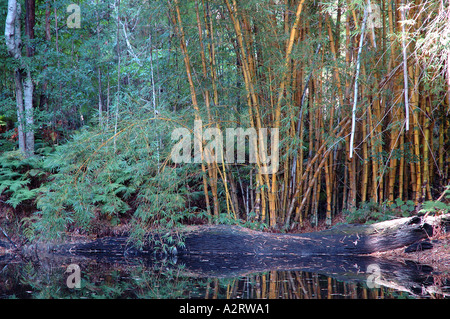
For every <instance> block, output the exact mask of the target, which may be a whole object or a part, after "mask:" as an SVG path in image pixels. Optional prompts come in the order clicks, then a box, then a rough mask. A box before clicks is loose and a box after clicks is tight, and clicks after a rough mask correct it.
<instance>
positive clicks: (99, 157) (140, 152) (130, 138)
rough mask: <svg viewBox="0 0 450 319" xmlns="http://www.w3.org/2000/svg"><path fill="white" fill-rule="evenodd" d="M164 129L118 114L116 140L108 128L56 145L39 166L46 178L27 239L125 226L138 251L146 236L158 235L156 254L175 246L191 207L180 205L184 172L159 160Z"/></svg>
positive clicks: (183, 202)
mask: <svg viewBox="0 0 450 319" xmlns="http://www.w3.org/2000/svg"><path fill="white" fill-rule="evenodd" d="M169 125H170V123H168V122H159V123H156V122H155V121H153V120H152V119H148V120H147V119H144V120H143V119H140V118H136V116H135V115H133V114H128V113H123V114H121V120H120V121H119V123H118V129H117V132H118V133H114V132H115V130H114V129H113V128H112V127H111V128H109V129H105V130H102V129H100V128H97V129H93V130H83V131H81V132H78V133H76V134H74V136H73V137H72V139H71V140H70V141H69V142H67V143H66V144H64V145H60V146H57V147H56V150H55V152H54V153H53V154H51V155H50V156H48V157H47V158H46V160H45V161H44V163H43V167H44V169H45V170H47V171H49V172H51V178H49V183H46V184H45V185H43V186H42V187H41V188H40V189H39V195H38V197H37V208H38V211H37V212H36V213H35V214H34V215H33V216H32V217H31V218H29V219H28V220H26V222H27V230H26V233H27V235H28V236H30V237H36V236H38V237H40V238H51V239H54V238H61V237H63V236H64V234H65V233H66V231H67V230H70V229H74V228H76V229H78V230H80V231H81V232H84V233H90V232H91V231H92V230H93V227H94V224H95V221H98V220H100V219H102V220H107V221H108V222H109V223H110V225H111V226H115V225H118V224H120V223H122V221H123V222H126V223H128V226H129V230H130V238H131V240H132V241H133V242H134V243H135V244H137V245H143V244H144V243H145V242H146V241H147V240H148V238H146V237H145V235H146V234H147V233H148V231H149V230H152V232H153V233H157V234H159V236H158V238H157V239H154V240H155V241H159V243H157V244H160V245H159V247H160V248H161V249H162V250H163V251H167V250H169V249H171V248H170V247H172V246H174V245H182V238H181V237H180V236H178V235H177V233H178V232H177V230H178V228H179V227H180V226H181V224H182V222H183V221H184V220H186V219H188V218H190V217H191V216H192V212H193V210H194V209H195V207H189V205H190V204H189V200H187V199H188V198H189V196H190V193H191V192H190V190H189V189H188V188H187V187H186V183H187V181H188V180H189V177H187V175H188V170H187V169H185V168H179V167H178V168H177V167H171V166H169V165H167V164H166V162H165V161H164V160H165V159H166V158H168V157H169V156H170V154H169V153H168V152H167V151H166V152H164V151H163V149H164V148H163V147H162V146H163V145H164V144H168V143H169V141H167V139H168V138H170V136H167V134H163V132H164V131H167V130H169V129H170V126H169ZM166 149H169V151H170V148H166ZM191 178H192V177H191Z"/></svg>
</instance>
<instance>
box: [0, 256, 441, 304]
mask: <svg viewBox="0 0 450 319" xmlns="http://www.w3.org/2000/svg"><path fill="white" fill-rule="evenodd" d="M199 262H200V264H199ZM215 262H218V261H215ZM351 262H354V261H350V263H349V264H348V265H340V266H339V265H336V267H335V268H326V267H325V268H323V266H322V268H323V270H322V271H320V272H319V271H316V272H313V271H311V269H305V268H299V269H288V270H265V271H257V272H252V271H250V270H248V269H234V270H233V269H228V273H227V271H226V269H224V268H223V269H222V272H221V274H222V276H220V275H218V274H220V272H217V273H216V274H213V273H212V272H213V270H212V269H213V268H212V266H211V261H210V260H208V261H207V262H205V260H203V266H204V264H207V267H202V261H201V260H200V261H199V260H194V261H192V260H191V261H189V260H186V259H185V260H180V259H179V260H178V261H177V260H172V261H171V260H164V261H161V260H159V261H158V260H149V259H132V260H119V261H117V260H113V261H105V260H94V259H89V258H81V259H80V258H78V259H72V258H54V257H52V258H40V259H39V260H29V261H23V260H21V261H18V260H9V261H7V260H4V261H1V260H0V298H3V299H4V298H45V299H48V298H90V299H91V298H145V299H154V298H171V299H175V298H186V299H187V298H189V299H194V298H195V299H224V298H229V299H249V298H251V299H266V298H269V299H335V298H344V299H391V298H422V297H425V298H431V297H432V298H444V297H447V298H448V296H449V294H450V287H449V286H450V281H449V280H448V279H446V280H445V279H444V280H441V282H440V283H438V284H437V283H436V280H437V277H436V276H433V275H432V274H431V273H430V274H426V272H425V273H424V271H423V270H420V272H414V271H413V272H411V269H409V270H408V269H406V271H405V272H404V273H403V272H402V271H401V270H399V268H395V267H396V266H395V267H394V266H392V265H391V266H389V267H390V268H389V267H388V266H387V265H386V264H384V263H383V262H381V261H378V262H379V263H378V264H379V265H380V266H381V269H387V271H384V272H383V271H382V272H381V273H380V274H379V278H378V279H379V281H378V282H377V283H378V284H379V287H378V288H369V287H368V285H367V282H368V281H367V278H368V273H365V272H364V271H361V268H363V269H365V268H364V266H365V265H364V264H363V263H362V262H361V261H359V262H360V264H351ZM369 262H373V260H369V261H367V262H366V263H369ZM73 263H76V264H78V265H80V268H81V288H80V289H70V288H68V287H67V284H66V281H67V277H68V276H69V274H68V273H66V269H67V267H68V265H69V264H73ZM222 265H225V266H226V262H224V263H222ZM216 266H217V265H216ZM346 267H347V268H346ZM358 267H359V269H358ZM316 269H317V268H316ZM336 269H341V271H340V272H337V271H336ZM219 270H220V269H219ZM233 271H234V272H233ZM223 274H225V276H223ZM399 278H401V279H402V280H403V281H402V280H399ZM369 286H370V285H369Z"/></svg>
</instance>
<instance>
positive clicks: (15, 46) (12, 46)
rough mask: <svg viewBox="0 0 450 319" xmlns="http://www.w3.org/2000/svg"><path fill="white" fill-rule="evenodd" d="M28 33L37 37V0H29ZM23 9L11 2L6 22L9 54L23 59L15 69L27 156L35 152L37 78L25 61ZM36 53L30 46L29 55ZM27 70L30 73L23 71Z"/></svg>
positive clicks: (20, 130)
mask: <svg viewBox="0 0 450 319" xmlns="http://www.w3.org/2000/svg"><path fill="white" fill-rule="evenodd" d="M26 9H27V12H26V18H27V19H26V25H25V27H26V34H27V35H28V37H29V38H30V39H33V38H34V29H33V28H34V16H35V14H34V0H27V1H26ZM20 14H21V8H20V4H19V3H18V2H17V0H9V1H8V14H7V16H6V23H5V38H6V46H7V49H8V53H9V54H10V55H11V56H12V57H13V58H14V59H16V60H18V61H19V62H20V68H17V69H16V70H15V72H14V73H15V75H14V80H15V87H16V88H15V89H16V108H17V122H18V135H19V149H20V151H21V152H22V153H23V154H24V155H25V156H26V157H28V156H32V155H33V154H34V130H33V125H34V119H33V80H32V78H31V71H30V70H29V68H28V66H27V65H26V64H25V63H24V61H23V60H22V53H21V47H22V40H21V30H20ZM32 55H33V48H32V47H31V46H27V56H28V57H31V56H32ZM24 69H25V70H26V71H25V72H26V76H23V71H22V70H24Z"/></svg>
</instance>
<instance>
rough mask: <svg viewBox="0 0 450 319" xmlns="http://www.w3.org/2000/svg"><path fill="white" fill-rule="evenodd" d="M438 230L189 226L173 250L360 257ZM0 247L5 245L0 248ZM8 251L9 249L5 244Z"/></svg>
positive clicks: (110, 240)
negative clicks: (302, 230)
mask: <svg viewBox="0 0 450 319" xmlns="http://www.w3.org/2000/svg"><path fill="white" fill-rule="evenodd" d="M434 229H440V231H443V232H444V231H446V232H448V231H450V214H446V215H441V216H414V217H407V218H399V219H393V220H389V221H384V222H380V223H376V224H372V225H354V224H350V225H347V224H344V225H339V226H335V227H333V228H330V229H327V230H324V231H318V232H313V233H305V234H279V233H268V232H260V231H254V230H250V229H247V228H243V227H240V226H228V225H203V226H189V227H186V229H184V230H183V231H182V236H183V237H184V246H183V247H177V248H176V249H171V250H170V252H169V254H177V255H185V256H186V255H210V256H211V255H217V256H220V255H227V256H230V255H234V256H269V257H283V256H284V257H286V256H296V257H301V256H320V255H322V256H323V255H328V256H333V255H334V256H357V255H366V254H372V253H376V252H384V251H389V250H393V249H397V248H400V247H406V246H409V245H411V244H414V243H417V242H418V241H420V240H422V239H424V238H428V237H431V236H432V235H433V231H434ZM149 242H150V243H151V242H152V241H151V240H150V241H149ZM0 246H1V245H0ZM3 246H4V247H8V243H7V242H4V243H3ZM156 248H157V247H154V246H152V245H151V244H149V245H147V246H145V247H143V248H141V249H137V248H135V247H134V246H133V245H132V244H131V243H130V242H129V241H128V237H126V236H122V237H104V238H99V239H96V240H92V241H86V242H81V243H80V242H75V243H66V244H51V245H45V246H43V245H41V244H38V243H37V244H32V245H28V246H26V247H22V252H23V253H25V254H30V253H33V252H34V253H38V252H39V253H43V252H46V253H52V254H59V255H61V254H70V255H103V256H124V255H125V256H134V255H148V254H152V253H153V252H155V251H156Z"/></svg>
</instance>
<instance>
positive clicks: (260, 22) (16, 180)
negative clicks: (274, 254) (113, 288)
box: [0, 0, 450, 233]
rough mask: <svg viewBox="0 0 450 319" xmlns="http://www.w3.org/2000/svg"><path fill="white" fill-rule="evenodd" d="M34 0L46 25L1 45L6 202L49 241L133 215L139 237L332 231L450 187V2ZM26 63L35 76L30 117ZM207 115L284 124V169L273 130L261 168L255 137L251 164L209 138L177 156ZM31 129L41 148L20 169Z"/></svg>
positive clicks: (233, 122) (240, 124) (27, 14)
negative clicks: (52, 235) (229, 228)
mask: <svg viewBox="0 0 450 319" xmlns="http://www.w3.org/2000/svg"><path fill="white" fill-rule="evenodd" d="M8 2H11V3H16V7H17V6H20V3H21V2H20V1H13V0H9V1H8ZM27 3H28V4H30V5H28V6H24V8H23V14H22V24H26V23H28V24H30V25H29V26H28V27H29V28H25V29H26V30H28V29H30V26H31V25H34V24H35V25H34V28H31V29H33V30H34V33H31V32H29V31H27V32H26V33H24V34H23V35H22V41H23V45H22V46H20V45H17V47H13V46H12V45H11V44H10V45H9V46H8V45H7V43H6V42H5V43H4V44H1V45H0V56H1V57H2V59H1V60H0V62H1V64H0V69H2V71H4V72H3V73H4V76H2V77H0V96H1V99H0V134H1V135H0V138H1V140H0V153H2V152H4V154H3V155H4V156H3V155H2V156H3V157H2V161H1V162H0V168H1V170H0V173H1V174H2V175H1V176H0V190H2V192H0V196H4V197H1V198H0V199H1V200H2V201H3V202H7V201H8V203H9V204H10V205H11V206H12V207H13V208H14V209H15V208H17V207H19V208H20V205H22V208H23V210H24V212H26V213H24V214H25V215H26V216H28V215H29V214H33V213H34V212H35V215H36V216H37V217H36V218H37V220H40V221H41V226H42V227H41V228H40V229H42V230H43V232H44V233H45V232H46V230H47V229H48V227H50V226H48V225H55V224H58V223H59V224H58V225H60V226H61V229H65V228H64V227H66V226H67V227H69V226H68V225H69V224H70V225H72V224H76V222H77V221H78V220H79V221H80V224H81V225H90V224H89V223H90V222H93V221H95V220H96V219H101V218H107V219H108V220H109V219H111V220H113V221H114V223H116V224H117V223H119V222H120V218H123V217H124V216H125V218H128V220H127V221H128V222H130V221H131V224H133V223H136V225H138V227H137V228H138V229H139V231H141V229H140V227H141V226H142V228H145V227H148V228H151V227H153V228H154V227H156V226H155V225H156V222H157V221H159V222H160V224H161V225H165V226H167V225H172V224H171V223H170V222H173V223H175V224H177V223H185V222H188V223H189V222H190V220H189V218H191V217H192V215H193V216H194V217H192V218H193V220H195V219H196V218H197V219H200V220H202V222H205V221H209V222H217V221H218V222H220V221H224V222H230V221H231V222H234V221H235V220H240V221H244V223H245V222H248V223H249V224H250V225H251V226H255V227H257V228H258V227H260V226H261V227H260V228H263V227H264V226H266V225H267V226H268V227H270V228H274V229H295V228H296V227H297V228H298V227H299V226H300V227H301V226H303V225H306V226H308V225H309V223H312V224H313V225H318V223H319V221H320V222H322V221H324V222H325V224H326V225H331V224H333V223H334V222H336V221H338V220H339V218H340V216H342V212H352V211H355V210H357V209H360V208H361V207H365V206H364V205H369V204H370V205H372V207H378V208H379V207H382V208H386V207H387V208H389V207H392V204H395V203H402V202H403V203H409V204H408V205H409V206H420V204H421V203H422V202H423V201H427V200H432V199H436V198H438V197H439V196H440V194H442V191H443V189H444V187H446V186H448V185H449V184H450V172H449V166H450V165H449V164H450V134H449V132H450V68H449V67H448V65H449V57H450V31H449V30H450V5H449V3H448V1H438V0H415V1H409V0H408V1H407V0H367V1H362V0H325V1H321V2H319V1H311V0H264V1H261V0H249V1H238V0H189V1H187V0H152V1H141V0H115V1H106V0H95V1H94V0H80V1H79V2H78V4H79V7H80V11H79V12H80V19H81V26H80V28H69V27H68V24H67V23H66V22H67V21H69V20H67V21H66V19H67V18H68V16H69V13H70V12H69V11H67V8H68V7H69V6H71V5H72V1H70V0H53V1H50V0H46V1H35V0H27ZM31 4H36V5H35V6H34V5H31ZM10 7H11V8H12V7H13V6H12V5H11V6H9V7H8V6H6V4H4V6H3V8H4V10H5V12H8V11H11V10H9V9H8V8H10ZM12 11H14V10H12ZM14 12H15V13H17V14H15V15H14V17H15V19H12V18H11V17H12V15H9V17H10V18H9V19H8V26H9V28H7V29H8V30H9V32H6V33H5V35H6V34H7V35H8V36H9V39H10V40H11V39H13V38H14V37H13V36H14V34H15V33H14V32H12V31H14V29H13V28H12V27H13V26H16V23H17V26H19V25H20V10H19V11H17V10H15V11H14ZM18 12H19V13H18ZM6 20H7V19H6V17H1V16H0V22H1V23H2V24H3V25H5V26H6V23H7V21H6ZM13 20H14V21H16V22H15V23H12V21H13ZM27 21H28V22H27ZM10 42H11V41H10ZM19 42H20V41H19ZM19 42H17V43H19ZM17 43H16V44H17ZM9 47H11V48H9ZM21 48H22V51H24V52H21V55H19V54H17V55H16V58H15V57H14V56H11V52H13V51H14V50H15V49H17V50H19V51H20V49H21ZM31 48H32V50H29V51H30V53H32V54H25V51H26V49H31ZM13 49H14V50H13ZM17 72H21V74H22V77H21V79H22V82H23V81H24V80H25V79H27V81H28V80H29V79H30V78H31V81H32V83H33V89H34V90H33V91H32V92H31V93H30V94H28V95H27V96H28V97H32V99H31V100H28V102H32V105H31V104H28V105H29V106H32V107H33V112H28V113H27V112H25V113H24V114H28V115H29V116H30V121H26V120H22V121H21V120H20V118H23V116H21V114H22V113H23V112H22V111H21V109H23V107H21V106H20V105H19V104H17V103H16V101H18V100H17V97H18V96H19V95H20V94H19V93H20V90H19V89H20V87H21V85H20V81H18V82H17V83H16V81H15V80H14V78H15V77H14V74H18V73H17ZM23 83H25V82H23ZM27 83H28V82H27ZM22 86H23V85H22ZM16 93H17V94H16ZM19 100H22V99H21V98H20V96H19ZM33 116H34V118H33ZM20 122H22V125H23V127H22V128H21V126H20ZM194 123H202V127H201V128H200V129H204V130H206V129H218V130H220V131H225V130H227V129H228V128H244V129H253V130H254V131H256V132H257V133H261V132H262V131H264V130H265V129H278V130H279V150H278V151H279V152H277V156H278V157H277V162H278V164H279V167H278V170H276V171H274V172H270V173H268V174H265V172H264V171H263V170H261V167H263V166H264V163H267V157H266V155H267V154H274V151H275V150H274V149H273V147H272V145H273V144H271V143H270V142H269V140H270V139H272V140H273V136H270V135H269V136H267V140H265V139H264V138H261V137H260V135H259V136H258V137H259V138H258V139H257V146H258V149H259V150H260V152H259V153H258V156H256V161H255V162H254V163H252V162H250V160H249V158H250V155H251V154H250V149H251V147H250V146H251V145H250V141H248V142H247V141H246V143H245V150H246V160H245V162H239V161H235V162H234V163H231V162H227V161H224V160H223V158H221V159H219V160H218V161H215V162H210V161H207V160H206V158H208V157H210V156H211V155H213V154H210V153H208V152H209V150H208V148H206V147H205V148H201V149H202V152H201V154H200V155H201V160H200V161H199V162H198V163H197V162H196V163H190V164H187V163H186V164H185V163H183V164H178V163H175V162H174V161H172V160H171V150H173V147H174V145H175V144H176V141H174V140H171V134H170V132H171V131H173V130H175V129H177V128H181V127H183V128H188V129H190V130H191V132H192V131H195V129H194V130H192V127H193V126H194ZM15 128H16V130H17V131H14V129H15ZM21 131H22V133H23V132H27V133H29V135H30V136H31V135H33V134H35V140H36V142H35V143H34V144H33V145H34V146H33V147H30V150H28V151H27V154H25V155H26V156H25V157H27V156H31V158H30V159H29V160H28V159H27V158H25V160H24V161H23V160H22V158H21V157H20V156H19V155H17V154H18V153H17V152H15V151H14V150H15V149H16V148H18V149H19V151H20V150H21V149H23V148H24V147H23V145H22V146H21V145H20V144H21V143H20V136H19V139H18V140H17V134H19V135H20V132H21ZM32 133H33V134H32ZM167 133H169V134H167ZM194 134H195V132H194ZM22 135H23V134H22ZM33 138H34V137H33ZM22 139H23V138H22ZM45 143H47V144H45ZM22 144H23V143H22ZM58 144H60V145H58ZM194 144H195V143H194ZM204 144H206V143H204ZM30 145H31V144H30ZM32 148H34V150H33V149H32ZM194 149H195V145H194ZM261 150H262V152H261ZM9 151H12V153H11V152H9ZM33 152H34V154H35V155H37V156H36V157H35V158H33V156H32V155H33ZM19 153H20V152H19ZM214 155H217V153H216V154H214ZM267 156H269V155H267ZM20 163H22V164H20ZM30 163H32V164H30ZM21 165H22V166H21ZM33 165H34V166H33ZM19 170H20V171H19ZM17 171H19V172H17ZM27 172H28V173H27ZM37 172H39V173H37ZM55 176H57V177H58V178H60V180H58V179H57V178H56V179H55ZM57 180H58V181H59V182H60V183H61V184H58V183H57V182H56V181H57ZM81 185H82V186H81ZM41 186H42V187H41ZM63 186H64V187H63ZM40 187H41V188H40ZM49 189H50V190H51V191H49ZM8 197H9V199H8ZM55 198H57V199H58V201H55ZM23 203H27V204H28V205H29V206H28V207H26V205H23ZM411 203H412V204H411ZM397 206H398V205H397ZM24 207H26V209H25V208H24ZM183 209H184V210H183ZM61 212H64V213H61ZM105 216H106V217H105ZM33 218H34V217H33ZM56 219H57V220H59V222H58V223H57V222H56V221H55V220H56ZM74 220H75V221H74ZM169 221H170V222H169ZM30 223H31V222H30ZM37 224H39V223H37ZM247 225H248V224H247ZM52 227H53V226H52ZM73 227H75V226H73ZM86 227H87V226H86ZM167 227H169V226H167ZM170 227H172V226H170ZM55 229H56V228H55ZM142 233H143V231H142Z"/></svg>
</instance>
